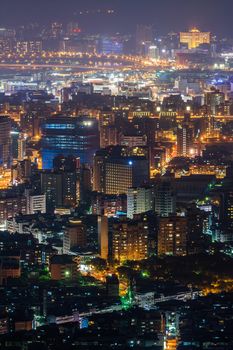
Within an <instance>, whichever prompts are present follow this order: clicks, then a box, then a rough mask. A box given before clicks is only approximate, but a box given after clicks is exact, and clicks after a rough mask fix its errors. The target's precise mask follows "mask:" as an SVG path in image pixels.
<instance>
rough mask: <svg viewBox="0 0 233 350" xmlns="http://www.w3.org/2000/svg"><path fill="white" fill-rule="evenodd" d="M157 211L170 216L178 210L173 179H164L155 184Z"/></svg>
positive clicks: (159, 213) (160, 214)
mask: <svg viewBox="0 0 233 350" xmlns="http://www.w3.org/2000/svg"><path fill="white" fill-rule="evenodd" d="M154 195H155V212H156V213H157V214H158V215H159V216H168V215H170V214H172V213H175V212H176V196H175V193H174V190H173V188H172V183H171V180H169V179H162V180H161V181H159V182H158V183H157V184H156V186H155V192H154Z"/></svg>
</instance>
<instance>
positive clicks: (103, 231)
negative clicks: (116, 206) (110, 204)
mask: <svg viewBox="0 0 233 350" xmlns="http://www.w3.org/2000/svg"><path fill="white" fill-rule="evenodd" d="M98 245H99V254H100V257H101V258H102V259H105V260H107V259H108V254H109V238H108V218H107V216H103V215H102V216H98Z"/></svg>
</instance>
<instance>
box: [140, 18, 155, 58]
mask: <svg viewBox="0 0 233 350" xmlns="http://www.w3.org/2000/svg"><path fill="white" fill-rule="evenodd" d="M152 42H153V30H152V27H151V26H149V25H143V24H141V25H138V26H137V31H136V51H137V53H138V54H139V55H145V54H146V51H147V48H148V47H149V46H151V44H152Z"/></svg>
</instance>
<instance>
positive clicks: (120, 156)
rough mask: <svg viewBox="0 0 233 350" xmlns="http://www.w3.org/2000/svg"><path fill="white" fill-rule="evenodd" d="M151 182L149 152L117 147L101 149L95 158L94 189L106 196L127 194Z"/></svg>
mask: <svg viewBox="0 0 233 350" xmlns="http://www.w3.org/2000/svg"><path fill="white" fill-rule="evenodd" d="M148 180H149V161H148V156H147V152H146V151H145V150H144V149H143V150H142V149H141V150H139V149H137V152H136V153H135V152H134V151H133V150H131V149H129V148H127V147H121V146H115V147H108V148H106V149H101V150H99V151H97V152H96V155H95V157H94V176H93V189H94V191H97V192H102V193H105V194H122V193H127V190H128V188H130V187H138V186H141V185H143V184H145V183H146V182H147V181H148Z"/></svg>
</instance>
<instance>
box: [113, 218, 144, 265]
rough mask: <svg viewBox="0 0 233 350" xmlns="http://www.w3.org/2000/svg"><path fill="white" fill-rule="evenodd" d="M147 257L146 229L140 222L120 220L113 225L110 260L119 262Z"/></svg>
mask: <svg viewBox="0 0 233 350" xmlns="http://www.w3.org/2000/svg"><path fill="white" fill-rule="evenodd" d="M147 256H148V227H147V225H146V224H145V223H144V222H143V221H141V220H128V219H122V220H119V221H118V222H115V223H113V228H112V258H113V260H117V261H119V262H121V263H122V262H123V261H126V260H142V259H146V258H147Z"/></svg>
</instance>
